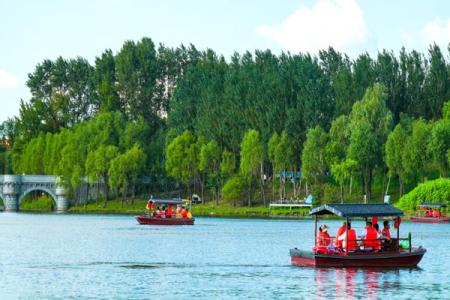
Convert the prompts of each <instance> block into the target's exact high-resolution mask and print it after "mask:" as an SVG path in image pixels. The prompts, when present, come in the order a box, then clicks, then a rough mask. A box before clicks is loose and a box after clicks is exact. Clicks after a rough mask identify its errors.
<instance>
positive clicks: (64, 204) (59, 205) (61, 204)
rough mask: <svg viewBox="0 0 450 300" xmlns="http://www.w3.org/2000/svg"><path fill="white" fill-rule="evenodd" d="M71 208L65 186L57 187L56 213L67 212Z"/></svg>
mask: <svg viewBox="0 0 450 300" xmlns="http://www.w3.org/2000/svg"><path fill="white" fill-rule="evenodd" d="M68 208H69V200H68V199H67V198H66V191H65V189H64V187H63V186H61V185H57V186H56V211H57V212H66V211H67V209H68Z"/></svg>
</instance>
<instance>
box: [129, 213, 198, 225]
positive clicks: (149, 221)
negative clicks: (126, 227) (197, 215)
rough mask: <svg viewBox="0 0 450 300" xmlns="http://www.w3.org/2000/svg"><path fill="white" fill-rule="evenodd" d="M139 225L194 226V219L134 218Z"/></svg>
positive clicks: (146, 216)
mask: <svg viewBox="0 0 450 300" xmlns="http://www.w3.org/2000/svg"><path fill="white" fill-rule="evenodd" d="M136 220H137V221H138V223H139V224H141V225H194V222H195V219H194V218H191V219H188V218H158V217H152V216H148V215H140V216H136Z"/></svg>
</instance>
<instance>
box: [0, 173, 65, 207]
mask: <svg viewBox="0 0 450 300" xmlns="http://www.w3.org/2000/svg"><path fill="white" fill-rule="evenodd" d="M32 191H43V192H45V193H47V194H48V195H49V196H50V197H51V198H52V200H53V202H54V203H55V207H56V211H59V212H64V211H67V209H68V206H69V199H68V198H67V197H66V192H65V190H64V187H63V186H62V185H61V184H60V180H59V178H58V177H56V176H47V175H0V196H1V197H2V199H3V203H4V206H5V211H17V210H18V209H19V205H20V203H21V202H22V200H23V198H24V197H25V196H26V195H27V194H29V193H30V192H32Z"/></svg>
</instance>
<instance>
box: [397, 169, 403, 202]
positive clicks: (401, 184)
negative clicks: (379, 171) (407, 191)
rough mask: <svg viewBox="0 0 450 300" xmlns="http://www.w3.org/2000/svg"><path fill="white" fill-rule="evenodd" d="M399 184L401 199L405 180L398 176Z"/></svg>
mask: <svg viewBox="0 0 450 300" xmlns="http://www.w3.org/2000/svg"><path fill="white" fill-rule="evenodd" d="M398 184H399V194H400V197H399V198H401V197H402V196H403V180H402V178H401V177H400V175H399V176H398Z"/></svg>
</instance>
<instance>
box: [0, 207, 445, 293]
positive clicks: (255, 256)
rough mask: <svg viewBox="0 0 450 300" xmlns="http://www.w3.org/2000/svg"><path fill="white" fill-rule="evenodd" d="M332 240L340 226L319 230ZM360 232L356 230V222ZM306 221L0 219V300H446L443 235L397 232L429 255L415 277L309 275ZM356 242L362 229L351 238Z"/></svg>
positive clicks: (436, 230)
mask: <svg viewBox="0 0 450 300" xmlns="http://www.w3.org/2000/svg"><path fill="white" fill-rule="evenodd" d="M326 223H327V225H329V227H330V232H331V233H334V232H335V230H336V229H337V227H338V226H339V224H340V222H338V221H326ZM352 224H353V226H354V227H355V226H356V227H358V228H361V226H362V222H356V221H355V222H353V223H352ZM313 226H314V225H313V222H312V221H311V220H303V221H296V220H258V219H220V218H197V220H196V224H195V225H194V226H174V227H169V226H142V225H138V224H137V223H136V221H135V220H134V218H133V217H132V216H116V215H115V216H110V215H58V214H21V213H2V214H0V296H1V299H10V298H12V299H15V298H19V299H36V298H46V299H63V298H64V299H68V298H72V299H80V298H91V299H149V298H156V299H187V298H198V299H236V298H255V299H269V298H273V299H310V298H313V299H321V298H334V297H338V298H342V297H345V298H350V299H352V298H354V299H359V298H362V297H364V298H366V299H413V298H415V299H426V298H428V299H431V298H435V299H437V298H440V299H445V298H447V299H450V259H449V258H450V256H449V253H448V252H447V251H448V249H450V235H449V230H450V225H448V224H445V225H434V224H417V223H402V228H401V229H402V231H403V232H404V233H407V232H408V231H411V232H413V245H423V246H424V247H425V248H427V249H428V252H427V253H426V254H425V256H424V258H423V260H422V261H421V263H420V264H419V266H420V268H418V269H413V270H409V269H401V270H362V269H311V268H299V267H293V266H291V265H290V257H289V249H290V248H292V247H299V248H304V249H309V248H310V246H311V244H312V243H313V237H312V234H313ZM357 231H358V232H359V229H357Z"/></svg>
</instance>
